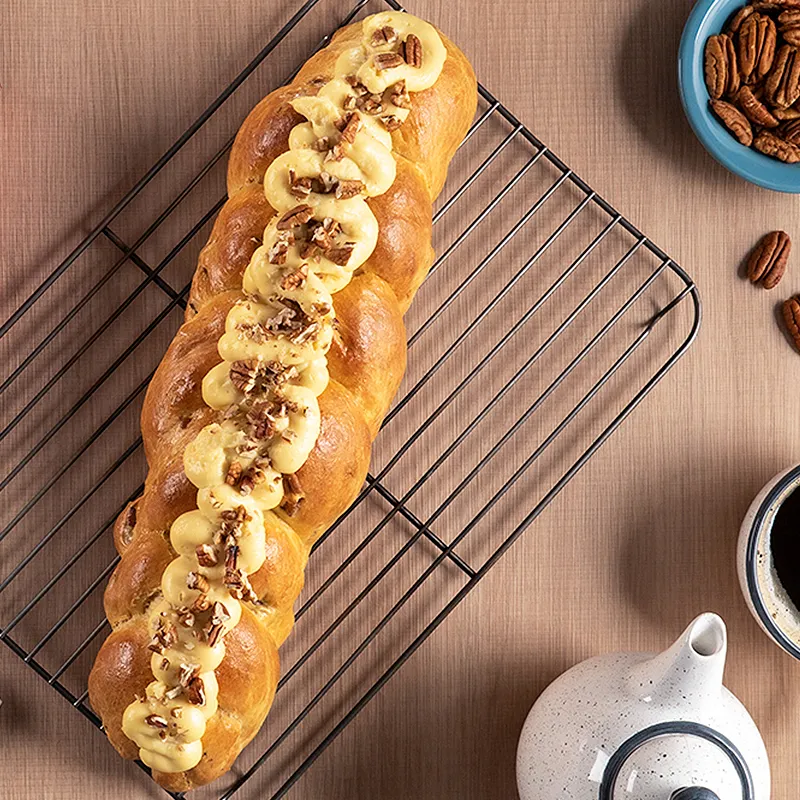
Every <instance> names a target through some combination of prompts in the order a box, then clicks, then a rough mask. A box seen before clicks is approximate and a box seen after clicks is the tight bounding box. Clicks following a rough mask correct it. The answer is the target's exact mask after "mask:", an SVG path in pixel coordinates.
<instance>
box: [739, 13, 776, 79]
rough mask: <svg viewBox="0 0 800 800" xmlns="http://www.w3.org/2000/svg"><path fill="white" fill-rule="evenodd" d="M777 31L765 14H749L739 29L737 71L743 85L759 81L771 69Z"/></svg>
mask: <svg viewBox="0 0 800 800" xmlns="http://www.w3.org/2000/svg"><path fill="white" fill-rule="evenodd" d="M777 39H778V29H777V28H776V26H775V23H774V22H773V21H772V19H771V18H770V17H768V16H766V15H765V14H751V15H750V16H749V17H747V19H745V20H744V22H742V26H741V28H739V53H738V55H739V71H740V73H741V76H742V79H743V80H744V82H745V83H756V82H757V81H760V80H761V79H762V78H763V77H764V76H765V75H766V74H767V73H768V72H769V70H770V68H771V67H772V62H773V61H774V59H775V45H776V43H777Z"/></svg>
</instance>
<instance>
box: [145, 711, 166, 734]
mask: <svg viewBox="0 0 800 800" xmlns="http://www.w3.org/2000/svg"><path fill="white" fill-rule="evenodd" d="M144 721H145V722H146V723H147V724H148V725H149V726H150V727H151V728H160V729H161V730H165V729H166V728H167V726H168V725H169V722H167V720H166V719H164V717H162V716H160V715H159V714H148V715H147V716H146V717H145V718H144Z"/></svg>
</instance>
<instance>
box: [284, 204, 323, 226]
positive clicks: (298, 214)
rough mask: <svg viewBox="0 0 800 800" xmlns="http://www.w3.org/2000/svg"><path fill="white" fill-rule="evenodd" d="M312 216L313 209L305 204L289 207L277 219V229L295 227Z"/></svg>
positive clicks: (303, 223)
mask: <svg viewBox="0 0 800 800" xmlns="http://www.w3.org/2000/svg"><path fill="white" fill-rule="evenodd" d="M313 216H314V209H313V208H311V206H309V205H307V204H305V203H304V204H302V205H299V206H295V207H294V208H290V209H289V210H288V211H287V212H286V213H285V214H284V215H283V216H282V217H281V218H280V219H279V220H278V230H279V231H285V230H289V229H290V228H296V227H297V226H298V225H305V223H306V222H308V221H309V220H310V219H311V217H313Z"/></svg>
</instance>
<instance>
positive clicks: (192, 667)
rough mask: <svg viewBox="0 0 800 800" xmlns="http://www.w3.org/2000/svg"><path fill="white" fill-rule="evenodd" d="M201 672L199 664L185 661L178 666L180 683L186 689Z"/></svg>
mask: <svg viewBox="0 0 800 800" xmlns="http://www.w3.org/2000/svg"><path fill="white" fill-rule="evenodd" d="M199 674H200V666H199V665H197V664H186V663H183V664H181V665H180V667H179V668H178V683H180V685H181V686H182V687H183V688H184V689H185V688H186V687H187V686H188V685H189V683H190V682H191V681H192V679H193V678H196V677H197V676H198V675H199Z"/></svg>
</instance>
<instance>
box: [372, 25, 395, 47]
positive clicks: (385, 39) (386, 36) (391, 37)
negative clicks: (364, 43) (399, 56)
mask: <svg viewBox="0 0 800 800" xmlns="http://www.w3.org/2000/svg"><path fill="white" fill-rule="evenodd" d="M396 41H397V31H396V30H395V29H394V28H392V27H390V26H389V25H384V26H383V27H382V28H378V29H377V30H375V31H373V32H372V46H373V47H383V46H384V45H387V44H394V43H395V42H396Z"/></svg>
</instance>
